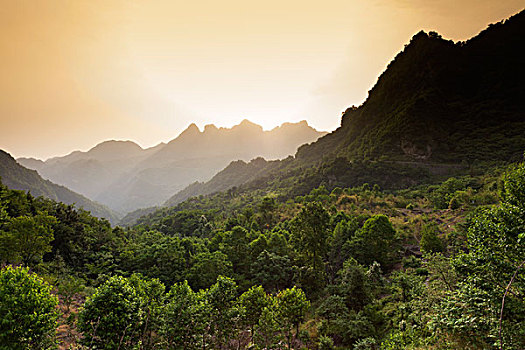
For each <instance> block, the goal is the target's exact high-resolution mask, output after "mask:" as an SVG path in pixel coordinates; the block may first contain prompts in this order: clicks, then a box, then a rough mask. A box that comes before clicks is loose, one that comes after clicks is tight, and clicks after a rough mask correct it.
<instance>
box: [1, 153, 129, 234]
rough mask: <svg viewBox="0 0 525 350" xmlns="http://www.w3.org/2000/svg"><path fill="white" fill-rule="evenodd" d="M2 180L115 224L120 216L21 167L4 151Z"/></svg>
mask: <svg viewBox="0 0 525 350" xmlns="http://www.w3.org/2000/svg"><path fill="white" fill-rule="evenodd" d="M0 180H1V182H2V183H3V184H4V185H6V186H7V187H9V188H11V189H14V190H21V191H28V192H31V194H32V195H33V196H35V197H39V196H43V197H46V198H49V199H52V200H54V201H59V202H63V203H66V204H74V205H75V206H76V207H77V208H82V209H84V210H87V211H90V212H91V214H92V215H94V216H97V217H101V218H106V219H108V220H109V221H110V222H111V223H113V224H116V223H117V221H118V219H119V215H117V213H115V212H114V211H112V210H111V209H109V208H108V207H106V206H104V205H102V204H99V203H96V202H94V201H91V200H90V199H88V198H86V197H84V196H82V195H80V194H78V193H75V192H73V191H71V190H70V189H68V188H66V187H64V186H60V185H57V184H54V183H52V182H51V181H49V180H45V179H43V178H42V177H41V176H40V175H39V174H38V173H37V172H36V171H34V170H30V169H27V168H25V167H23V166H21V165H20V164H18V163H17V161H16V160H15V159H14V158H13V157H12V156H11V155H10V154H9V153H7V152H5V151H2V150H0Z"/></svg>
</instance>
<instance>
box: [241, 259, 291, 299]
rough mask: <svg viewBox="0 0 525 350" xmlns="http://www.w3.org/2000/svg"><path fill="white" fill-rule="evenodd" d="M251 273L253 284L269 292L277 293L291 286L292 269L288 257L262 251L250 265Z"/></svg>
mask: <svg viewBox="0 0 525 350" xmlns="http://www.w3.org/2000/svg"><path fill="white" fill-rule="evenodd" d="M251 273H252V275H253V279H254V281H255V283H257V284H260V285H262V286H263V287H264V289H265V290H267V291H269V292H277V291H278V290H279V289H283V288H286V287H289V286H291V284H292V279H293V275H294V268H293V266H292V263H291V261H290V259H289V258H288V257H286V256H279V255H277V254H273V253H270V252H268V251H266V250H264V251H263V252H262V253H261V254H259V256H258V257H257V260H256V261H255V262H254V263H253V264H252V268H251Z"/></svg>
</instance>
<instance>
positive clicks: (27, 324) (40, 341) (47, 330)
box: [0, 266, 58, 350]
mask: <svg viewBox="0 0 525 350" xmlns="http://www.w3.org/2000/svg"><path fill="white" fill-rule="evenodd" d="M57 304H58V299H57V298H56V297H55V296H54V295H52V294H51V287H50V286H49V285H48V284H47V283H45V282H44V281H43V280H42V279H40V278H39V277H38V276H36V275H35V274H31V273H29V271H28V269H27V268H22V267H11V266H7V267H4V268H3V269H2V270H1V271H0V349H2V350H26V349H49V348H53V346H54V344H55V329H56V327H57V319H58V311H57Z"/></svg>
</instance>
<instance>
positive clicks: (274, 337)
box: [253, 297, 283, 350]
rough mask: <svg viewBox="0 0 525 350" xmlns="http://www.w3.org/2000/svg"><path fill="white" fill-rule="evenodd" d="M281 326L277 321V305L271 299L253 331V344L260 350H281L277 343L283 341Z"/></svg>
mask: <svg viewBox="0 0 525 350" xmlns="http://www.w3.org/2000/svg"><path fill="white" fill-rule="evenodd" d="M281 330H282V328H281V324H280V323H279V321H278V314H277V304H276V302H275V299H274V298H273V297H272V298H271V299H270V303H269V305H268V306H266V307H265V308H264V309H263V310H262V312H261V316H260V317H259V321H258V323H257V325H256V326H255V330H254V332H255V333H254V338H253V339H254V343H255V344H256V345H258V346H259V348H261V349H269V350H270V349H281V346H280V345H279V343H280V342H281V340H282V339H283V337H282V334H281Z"/></svg>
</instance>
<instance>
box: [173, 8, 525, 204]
mask: <svg viewBox="0 0 525 350" xmlns="http://www.w3.org/2000/svg"><path fill="white" fill-rule="evenodd" d="M523 62H525V11H522V12H521V13H519V14H517V15H514V16H513V17H511V18H509V19H507V20H504V21H501V22H499V23H495V24H491V25H489V27H488V28H487V29H485V30H484V31H482V32H481V33H479V34H478V35H477V36H476V37H474V38H472V39H470V40H468V41H466V42H456V43H454V42H453V41H450V40H445V39H443V38H442V37H441V36H440V35H439V34H437V33H435V32H430V33H425V32H419V33H417V34H416V35H414V37H413V38H412V39H411V41H410V43H409V44H407V45H405V48H404V49H403V51H401V52H400V53H399V54H398V55H397V56H396V57H395V59H394V60H393V61H392V62H390V64H389V65H388V66H387V69H386V70H385V71H384V72H383V73H382V74H381V76H380V77H379V79H378V81H377V83H376V84H375V86H374V87H373V88H372V89H371V90H370V91H369V94H368V98H367V99H366V101H365V102H364V103H363V104H362V105H361V106H359V107H355V106H352V107H350V108H348V109H347V110H346V111H345V112H344V113H343V116H342V120H341V126H340V127H339V128H338V129H337V130H335V131H334V132H332V133H330V134H328V135H326V136H324V137H321V138H320V139H319V140H318V141H316V142H313V143H311V144H308V145H303V146H301V147H300V148H299V150H298V152H297V153H296V154H295V157H291V158H288V159H285V160H281V161H276V162H266V161H264V160H257V161H254V162H250V163H245V162H233V163H231V164H230V165H229V166H228V167H227V168H225V169H224V170H223V171H221V172H219V173H218V174H217V175H216V176H214V177H213V178H212V179H211V180H210V181H207V182H196V183H193V184H191V185H190V186H188V187H187V188H185V189H184V190H182V191H180V192H178V193H176V194H175V195H174V196H172V197H171V198H170V199H169V200H168V201H167V202H166V203H165V205H167V206H173V205H176V204H178V203H180V202H182V201H184V200H186V199H188V198H190V197H193V196H199V195H207V194H211V193H215V192H219V191H224V190H227V189H229V188H232V187H240V186H243V188H244V189H245V190H246V189H266V190H267V191H270V190H275V189H280V191H278V192H279V193H282V192H283V191H285V192H287V193H288V196H291V195H298V194H304V193H306V192H308V191H309V190H311V189H312V188H316V187H317V186H319V185H326V186H327V187H331V188H333V187H336V186H342V187H349V186H359V185H361V184H363V183H364V182H370V183H378V184H380V185H381V186H382V187H386V188H395V187H397V188H400V187H404V186H406V185H411V184H416V183H420V182H423V181H428V180H430V179H431V178H435V176H436V175H441V177H444V176H450V175H454V174H456V173H461V172H466V171H470V170H471V167H472V166H473V165H475V164H480V163H483V162H511V161H516V160H519V159H521V158H522V156H523V151H524V150H525V84H524V82H525V73H524V72H525V67H524V65H523ZM469 169H470V170H469Z"/></svg>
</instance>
